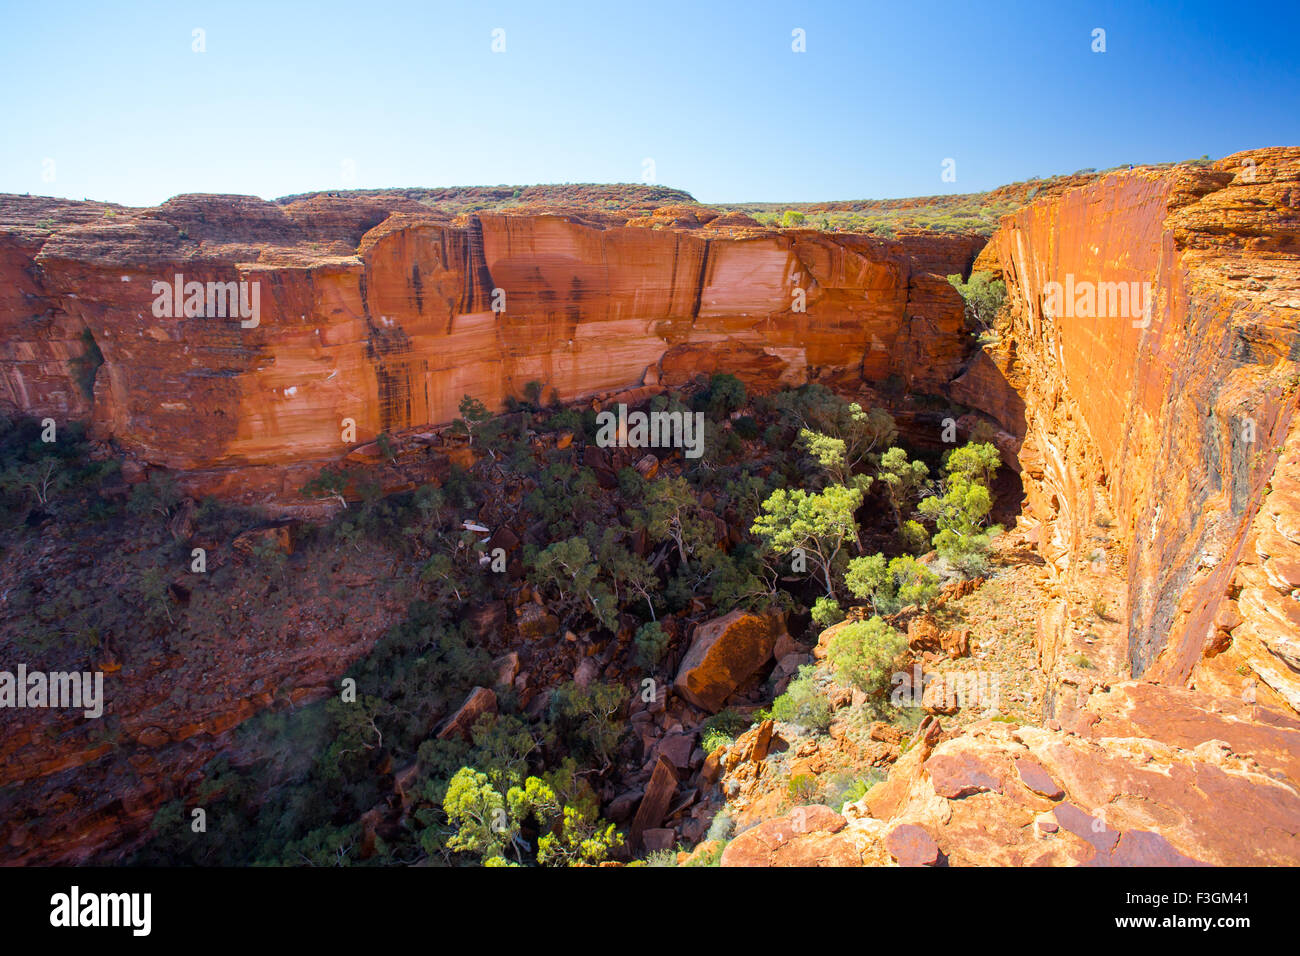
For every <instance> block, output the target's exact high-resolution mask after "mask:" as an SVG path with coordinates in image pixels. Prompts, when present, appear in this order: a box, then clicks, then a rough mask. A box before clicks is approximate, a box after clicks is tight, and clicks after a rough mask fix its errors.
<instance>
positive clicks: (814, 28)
mask: <svg viewBox="0 0 1300 956" xmlns="http://www.w3.org/2000/svg"><path fill="white" fill-rule="evenodd" d="M0 2H3V3H4V9H3V13H0V77H2V79H3V90H4V95H3V97H0V129H2V130H3V134H2V135H0V192H18V193H26V192H30V193H33V194H40V195H54V196H67V197H71V198H76V199H82V198H93V199H102V200H110V201H115V202H122V203H127V204H132V205H153V204H156V203H159V202H161V201H163V200H164V199H166V198H168V197H169V196H172V195H175V194H177V193H182V192H214V193H248V194H253V195H259V196H263V197H265V198H268V199H269V198H274V197H276V196H280V195H285V194H288V193H296V192H305V191H309V190H313V189H338V188H370V187H384V186H452V185H493V184H498V183H537V182H638V181H641V180H642V178H643V175H644V173H645V171H646V166H645V160H646V159H652V160H653V163H654V166H653V171H654V180H655V181H656V182H659V183H662V184H664V185H668V186H676V187H679V188H682V189H686V190H688V191H690V192H691V193H692V194H694V195H695V197H696V198H697V199H700V200H701V201H704V202H739V201H746V200H749V201H814V200H822V199H858V198H883V197H895V196H913V195H930V194H934V193H945V192H976V191H980V190H984V189H989V188H992V187H994V186H997V185H1000V184H1002V183H1007V182H1013V181H1016V180H1022V179H1027V178H1029V177H1031V176H1045V175H1050V174H1054V173H1069V172H1073V171H1075V170H1077V169H1081V168H1085V167H1095V168H1098V169H1101V168H1106V167H1109V166H1115V165H1118V164H1121V163H1143V162H1161V161H1167V160H1179V159H1189V158H1193V157H1197V156H1201V155H1202V154H1208V155H1210V156H1211V157H1214V158H1217V157H1220V156H1223V155H1226V154H1228V153H1232V152H1237V151H1239V150H1242V149H1248V148H1251V147H1258V146H1282V145H1296V144H1298V143H1300V43H1297V37H1298V36H1300V0H1282V2H1272V0H1248V2H1238V3H1223V2H1213V3H1211V2H1185V3H1179V2H1174V0H1166V2H1159V3H1155V2H1140V0H1127V2H1114V3H1109V2H1103V3H1097V2H1092V3H1083V2H1070V0H1059V2H1051V0H1045V2H1041V3H1028V2H1007V3H998V2H995V0H993V2H974V0H960V2H942V3H941V2H924V0H891V2H885V3H878V2H869V0H862V2H843V3H789V2H787V3H769V2H761V0H757V2H755V0H743V2H716V3H711V2H708V0H688V2H683V3H676V2H665V0H654V2H648V3H646V2H642V3H602V4H596V3H591V4H578V3H569V2H564V0H552V2H538V3H515V4H508V3H485V4H480V3H477V2H473V0H468V2H466V0H461V2H456V3H442V2H387V0H370V2H364V3H357V2H353V3H330V2H316V3H304V4H301V5H299V4H292V3H277V2H275V0H262V2H253V3H243V2H221V3H217V2H213V3H186V2H161V3H132V4H124V3H113V2H99V3H61V2H57V0H38V2H23V3H18V2H15V0H0ZM498 28H499V29H502V30H504V31H505V33H504V41H505V50H504V52H500V53H496V52H493V50H492V45H493V30H495V29H498ZM1097 28H1100V29H1103V30H1105V52H1104V53H1095V52H1093V50H1092V47H1093V45H1094V42H1095V41H1094V39H1093V31H1094V30H1095V29H1097ZM196 29H199V30H202V31H204V32H203V34H202V44H203V46H204V47H205V51H204V52H195V51H194V49H193V47H194V46H195V45H196V42H197V41H196V39H195V35H194V31H195V30H196ZM796 29H801V30H803V31H804V35H805V38H806V40H805V43H806V52H803V53H796V52H794V51H793V50H792V44H793V43H794V39H793V38H792V31H794V30H796ZM945 159H952V160H954V161H955V165H954V167H953V168H954V169H955V173H956V179H955V181H953V182H946V181H944V180H943V179H942V171H943V161H944V160H945Z"/></svg>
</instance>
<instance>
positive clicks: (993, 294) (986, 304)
mask: <svg viewBox="0 0 1300 956" xmlns="http://www.w3.org/2000/svg"><path fill="white" fill-rule="evenodd" d="M948 281H949V282H950V283H952V287H953V288H954V289H956V290H957V291H958V292H960V293H961V297H962V299H964V300H965V302H966V322H967V324H968V325H969V326H970V327H971V328H972V329H974V330H975V331H977V332H987V331H989V330H990V329H992V328H993V320H994V319H995V318H996V317H997V314H998V310H1000V309H1001V308H1002V303H1003V302H1005V301H1006V298H1007V285H1006V283H1005V282H1003V281H1002V280H1001V279H994V278H993V273H991V272H972V273H971V276H970V279H969V280H967V281H966V282H963V281H962V278H961V276H959V275H951V276H948Z"/></svg>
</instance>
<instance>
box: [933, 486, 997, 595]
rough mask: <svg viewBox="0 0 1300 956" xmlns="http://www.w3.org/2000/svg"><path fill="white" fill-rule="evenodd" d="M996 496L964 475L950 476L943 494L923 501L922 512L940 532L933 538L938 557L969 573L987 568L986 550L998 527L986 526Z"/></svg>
mask: <svg viewBox="0 0 1300 956" xmlns="http://www.w3.org/2000/svg"><path fill="white" fill-rule="evenodd" d="M992 508H993V499H992V497H991V495H990V494H989V490H988V488H986V487H985V486H984V485H981V484H978V483H975V482H972V481H970V480H968V479H967V478H965V477H964V476H962V475H953V476H950V477H949V478H948V479H947V481H946V482H945V488H944V492H943V494H942V495H932V496H930V497H929V498H926V499H925V500H924V501H922V502H921V505H920V509H919V510H920V512H921V514H923V515H925V516H926V517H928V518H930V519H932V520H933V521H934V523H935V527H936V528H938V533H937V534H935V536H934V538H933V543H934V547H935V549H936V550H937V551H938V552H939V556H940V557H941V558H943V559H944V560H945V561H947V562H948V563H949V564H950V565H952V566H953V567H955V568H957V569H958V570H960V571H962V573H964V574H967V575H973V574H977V573H980V572H981V571H982V570H983V569H984V568H985V567H987V560H986V558H985V553H986V552H987V551H988V547H989V541H990V538H991V536H992V535H993V534H995V533H997V531H1000V530H1001V529H1000V528H997V527H996V526H995V527H993V528H988V529H986V528H985V522H986V520H987V518H988V514H989V512H990V511H991V510H992Z"/></svg>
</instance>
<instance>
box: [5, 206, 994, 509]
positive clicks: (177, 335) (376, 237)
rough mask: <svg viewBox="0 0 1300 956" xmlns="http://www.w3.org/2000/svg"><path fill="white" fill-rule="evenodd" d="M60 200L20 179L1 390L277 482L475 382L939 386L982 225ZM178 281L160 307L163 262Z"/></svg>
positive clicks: (9, 257)
mask: <svg viewBox="0 0 1300 956" xmlns="http://www.w3.org/2000/svg"><path fill="white" fill-rule="evenodd" d="M48 202H49V201H44V200H34V199H28V198H24V197H8V198H6V199H4V200H3V209H4V212H5V215H4V219H3V222H4V223H6V225H4V226H3V230H2V231H0V268H2V269H3V270H4V276H3V278H4V279H5V280H6V281H5V289H6V291H5V293H4V298H3V299H0V331H2V333H3V338H4V342H5V345H4V349H5V351H4V355H3V362H0V403H2V404H3V406H4V407H5V408H6V409H7V410H9V411H21V412H27V413H31V414H36V415H40V416H42V417H44V416H47V415H48V416H50V417H53V418H55V419H56V420H60V421H61V420H67V419H78V418H86V417H88V416H89V417H93V421H94V425H95V430H96V434H97V436H98V437H101V438H104V439H112V440H113V441H114V442H116V443H117V445H118V446H119V447H120V448H121V449H123V450H124V451H126V452H127V453H129V454H131V455H134V456H135V457H137V458H138V459H140V460H141V461H142V462H144V463H148V464H156V465H162V466H166V467H170V468H174V469H181V470H186V471H191V472H208V471H210V472H212V473H213V475H217V474H219V473H220V472H221V471H222V470H226V471H227V472H230V471H231V470H232V469H233V470H234V473H238V471H239V470H240V469H248V468H251V467H255V466H274V468H273V469H272V471H275V472H276V474H279V475H280V476H281V477H279V478H276V479H274V480H271V481H269V482H268V481H267V480H266V475H268V474H270V472H268V471H266V470H265V469H263V470H261V471H259V472H257V474H258V475H261V476H262V477H261V478H259V480H258V483H259V487H260V488H261V490H262V491H263V492H264V494H266V495H268V496H277V495H290V494H292V493H293V492H292V489H294V488H297V487H298V486H299V485H300V484H301V481H300V475H299V474H298V473H297V472H296V471H295V470H294V467H293V466H295V465H297V464H299V463H304V462H320V461H325V460H330V459H334V458H338V457H340V456H341V455H342V454H344V453H346V451H347V450H348V447H349V443H348V442H346V441H344V439H343V434H344V432H343V420H344V419H351V420H352V421H353V422H355V423H356V434H355V438H354V439H352V441H351V443H350V444H351V445H352V446H355V444H357V443H364V442H366V441H369V440H371V439H373V438H374V437H375V436H376V435H378V434H379V433H381V432H390V433H393V432H400V431H402V430H405V429H412V428H419V427H423V426H431V425H438V424H445V423H447V422H449V421H450V420H451V419H453V418H454V417H455V416H456V414H457V405H458V403H459V402H460V400H461V398H462V396H464V395H467V394H468V395H472V396H474V397H476V398H478V399H480V400H482V401H483V402H484V403H485V404H486V405H487V406H488V407H489V408H493V409H499V408H501V407H502V406H503V403H504V400H505V398H506V397H507V396H508V395H512V394H513V395H518V394H520V393H521V391H522V389H523V386H524V385H525V384H526V383H528V382H530V381H537V382H540V383H542V384H543V386H545V388H546V389H547V394H548V395H549V394H550V390H551V389H554V391H555V393H556V394H557V395H558V396H559V398H560V399H562V400H571V399H576V398H581V397H586V396H591V395H597V394H601V393H607V392H610V391H614V390H618V389H624V388H629V387H632V386H636V385H639V384H642V383H643V382H663V383H665V384H682V383H684V382H686V381H688V380H690V379H691V378H692V377H693V376H695V375H697V374H700V373H709V372H713V371H727V372H731V373H733V374H735V375H737V376H739V377H740V378H742V379H743V380H745V381H746V382H747V383H748V384H749V385H750V386H751V387H754V388H758V389H764V388H776V387H780V386H783V385H798V384H802V383H804V382H807V381H826V382H830V383H835V382H855V383H861V382H862V381H863V380H864V379H865V380H866V381H867V382H869V383H876V384H879V383H882V382H884V381H886V380H891V381H892V382H897V383H901V384H903V385H905V386H907V387H909V388H911V389H912V390H914V391H918V392H938V391H940V390H941V389H942V387H943V386H944V384H945V383H946V382H947V381H948V380H949V379H951V378H952V377H953V375H954V374H955V372H956V371H957V370H958V369H959V367H960V365H961V364H962V362H963V361H964V360H965V359H966V358H967V357H968V354H969V351H970V338H969V336H967V335H966V334H965V333H964V331H963V329H962V305H961V300H960V298H959V297H958V296H957V295H956V293H955V292H954V290H953V289H952V288H951V287H950V286H949V285H948V284H947V282H945V281H944V279H943V277H942V276H943V275H944V274H947V273H953V272H965V271H967V270H968V269H969V268H970V264H971V262H972V261H973V259H974V257H975V255H976V254H977V253H978V252H979V250H980V248H981V246H982V244H983V240H981V239H979V238H978V237H975V236H967V237H954V236H935V237H933V238H931V237H927V236H913V237H904V239H903V240H902V241H893V240H885V239H878V238H873V237H866V236H856V235H841V234H822V233H818V232H815V231H811V230H786V231H775V230H768V229H763V228H757V227H755V226H754V225H753V224H752V221H747V220H745V219H744V217H721V218H718V219H715V220H712V221H707V220H709V217H707V216H706V217H703V218H704V219H705V220H706V222H705V223H704V225H703V226H700V225H699V224H698V223H694V224H690V226H691V227H690V228H676V227H675V225H674V226H673V227H669V228H663V227H662V223H660V219H657V218H655V217H644V218H642V219H636V220H634V221H635V222H646V223H654V224H655V227H654V228H645V227H643V226H626V225H622V224H619V222H620V221H619V220H617V218H614V221H613V222H611V217H610V216H609V215H601V214H591V215H586V214H579V213H569V214H563V215H561V214H547V213H532V214H526V215H503V214H486V213H484V214H478V215H471V216H462V217H459V218H457V219H455V220H451V219H447V218H445V217H442V216H440V215H439V214H438V213H437V212H436V211H434V210H431V209H429V208H428V207H425V206H422V205H420V204H419V203H418V202H414V201H410V200H401V199H393V200H381V199H376V198H375V197H357V198H355V199H351V200H349V199H346V198H326V197H315V198H311V199H305V200H297V201H294V202H290V203H287V204H284V205H277V204H273V203H267V202H264V201H262V200H259V199H255V198H251V197H243V196H178V197H176V198H174V199H172V200H170V201H168V202H167V203H165V204H163V205H162V206H160V207H158V208H156V209H147V210H122V209H117V210H111V211H110V212H109V214H105V212H104V208H105V207H100V206H96V207H95V209H94V210H93V213H94V214H93V215H88V214H87V210H85V209H84V208H82V206H83V204H70V203H64V204H59V206H58V207H57V208H55V209H53V210H51V209H50V208H48V206H47V205H41V204H42V203H46V204H48ZM38 217H39V220H38ZM660 218H662V217H660ZM34 220H35V221H34ZM37 221H39V223H40V226H39V228H38V227H37ZM624 221H625V220H624ZM665 221H668V220H665ZM683 221H685V220H682V219H681V217H676V218H673V219H671V222H672V223H674V224H676V223H679V222H683ZM747 222H748V224H747ZM688 224H689V223H688ZM177 276H180V277H182V278H181V279H180V280H177V278H176V277H177ZM178 281H179V282H180V283H181V284H180V286H179V289H180V291H181V294H180V295H177V296H175V297H174V301H173V302H172V303H170V304H171V305H173V306H174V309H172V310H170V311H169V310H168V309H167V308H162V309H159V308H158V307H157V305H156V300H157V298H158V295H159V293H158V292H157V291H156V290H158V289H160V288H163V287H164V286H161V285H160V286H156V285H155V283H161V284H166V285H167V286H170V285H172V284H174V283H176V282H178ZM190 283H198V284H201V286H202V287H203V289H205V290H206V289H207V288H209V284H225V283H236V284H240V283H242V284H244V285H245V286H248V287H252V286H253V285H255V286H256V290H257V301H256V304H257V307H258V315H257V316H256V318H255V320H247V319H245V320H244V321H242V322H241V321H240V319H239V317H231V316H230V315H229V314H227V316H226V317H224V318H223V317H217V316H215V315H212V314H211V313H212V312H213V311H216V310H215V309H212V308H210V307H209V304H208V299H207V298H206V297H204V296H202V295H200V297H199V298H198V299H195V300H194V303H195V311H197V310H198V309H199V307H200V306H202V307H203V308H205V309H207V311H205V312H204V313H203V314H199V315H194V314H187V312H186V308H187V306H186V303H187V302H188V301H189V295H190V293H189V291H188V290H189V289H190V288H191V287H190V285H189V284H190ZM231 288H234V287H231ZM240 288H241V291H243V286H241V287H240ZM160 312H161V314H160ZM95 350H98V355H96V354H95ZM100 357H102V361H101V358H100ZM252 474H254V473H253V472H247V473H246V474H245V475H243V477H244V478H247V477H248V476H249V475H252ZM214 480H215V479H214ZM223 481H225V483H226V484H227V485H232V484H234V483H237V482H234V480H233V479H230V478H229V477H227V479H223Z"/></svg>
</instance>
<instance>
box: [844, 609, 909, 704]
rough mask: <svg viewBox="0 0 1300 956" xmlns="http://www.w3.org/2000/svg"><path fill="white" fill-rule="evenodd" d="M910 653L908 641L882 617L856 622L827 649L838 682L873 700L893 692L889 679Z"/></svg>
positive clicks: (847, 627) (846, 627)
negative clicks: (903, 657) (900, 658)
mask: <svg viewBox="0 0 1300 956" xmlns="http://www.w3.org/2000/svg"><path fill="white" fill-rule="evenodd" d="M905 650H907V638H906V636H904V635H903V634H900V633H899V632H898V631H896V630H894V629H893V628H892V627H890V626H889V625H888V624H886V623H885V622H884V621H882V620H881V619H880V618H879V617H873V618H871V619H870V620H867V621H855V622H854V623H852V624H849V625H847V626H845V627H843V628H841V629H840V630H839V631H837V632H836V634H835V636H834V637H833V638H831V642H830V645H829V646H828V647H827V655H828V657H829V659H830V662H831V664H832V665H834V667H835V676H836V679H837V680H839V681H841V682H842V683H846V684H852V685H853V686H854V687H857V688H858V689H859V690H861V691H862V692H863V693H865V694H867V696H869V697H879V696H883V695H884V694H885V692H886V691H888V690H889V675H890V674H891V673H892V672H893V671H894V670H895V664H896V663H897V661H898V659H899V657H900V656H901V655H902V654H903V652H904V651H905Z"/></svg>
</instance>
